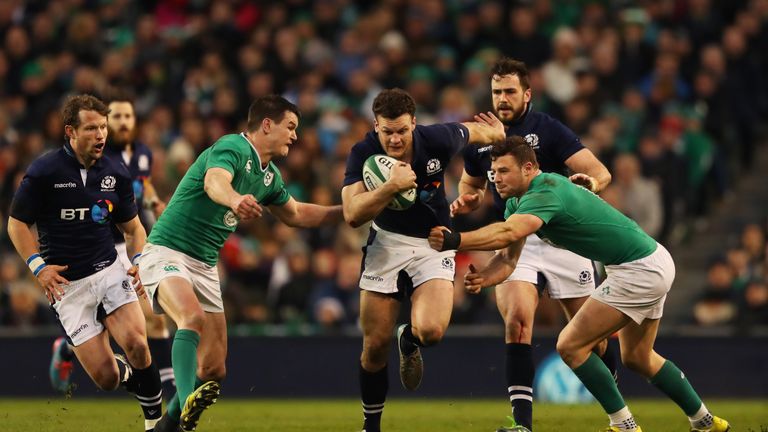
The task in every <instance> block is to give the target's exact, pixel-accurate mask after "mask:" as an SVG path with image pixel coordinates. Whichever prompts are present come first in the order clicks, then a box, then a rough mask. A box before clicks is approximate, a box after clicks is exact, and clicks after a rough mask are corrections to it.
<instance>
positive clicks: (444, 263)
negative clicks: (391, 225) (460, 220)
mask: <svg viewBox="0 0 768 432" xmlns="http://www.w3.org/2000/svg"><path fill="white" fill-rule="evenodd" d="M363 252H364V253H365V255H364V256H363V269H362V270H363V271H362V274H361V275H360V289H364V290H367V291H375V292H379V293H383V294H393V293H398V292H402V291H403V290H404V289H405V288H406V287H407V286H408V285H411V286H412V287H414V288H415V287H418V286H419V285H421V284H423V283H424V282H427V281H429V280H432V279H445V280H447V281H451V283H453V279H454V276H455V275H456V263H455V261H454V257H455V256H456V251H444V252H438V251H436V250H434V249H432V248H431V247H429V242H428V241H427V239H425V238H419V237H410V236H405V235H402V234H396V233H393V232H390V231H386V230H383V229H381V228H379V227H378V226H376V224H374V225H373V226H372V227H371V234H370V236H369V237H368V242H367V244H366V246H365V248H363ZM404 277H405V278H407V279H409V280H408V281H404V280H403V279H404ZM403 284H405V285H403Z"/></svg>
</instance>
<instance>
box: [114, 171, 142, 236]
mask: <svg viewBox="0 0 768 432" xmlns="http://www.w3.org/2000/svg"><path fill="white" fill-rule="evenodd" d="M116 165H117V164H116ZM118 167H119V169H121V171H124V172H120V173H119V174H118V180H117V189H116V190H115V192H117V196H118V199H119V200H120V201H119V202H118V203H117V205H116V208H115V211H114V213H113V214H112V221H114V222H115V223H124V222H128V221H130V220H131V219H133V218H134V217H136V215H137V214H139V209H138V208H137V207H136V198H135V197H134V195H133V180H132V179H131V175H130V174H129V173H128V170H127V169H125V166H123V165H118Z"/></svg>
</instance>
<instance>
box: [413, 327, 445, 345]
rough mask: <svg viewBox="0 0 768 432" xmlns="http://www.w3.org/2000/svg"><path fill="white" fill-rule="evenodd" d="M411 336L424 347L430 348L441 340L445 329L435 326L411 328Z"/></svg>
mask: <svg viewBox="0 0 768 432" xmlns="http://www.w3.org/2000/svg"><path fill="white" fill-rule="evenodd" d="M413 334H414V336H416V337H418V338H419V340H420V341H421V343H422V344H423V345H424V346H430V345H434V344H436V343H438V342H440V341H441V340H442V339H443V335H445V328H444V327H442V326H440V325H437V324H427V325H421V326H419V327H413Z"/></svg>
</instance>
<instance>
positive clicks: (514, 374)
mask: <svg viewBox="0 0 768 432" xmlns="http://www.w3.org/2000/svg"><path fill="white" fill-rule="evenodd" d="M535 373H536V367H535V366H534V364H533V351H532V349H531V346H530V345H529V344H521V343H508V344H507V391H508V392H509V401H510V403H511V404H512V416H513V417H514V418H515V423H517V425H518V426H525V427H526V428H528V429H529V430H533V376H534V375H535Z"/></svg>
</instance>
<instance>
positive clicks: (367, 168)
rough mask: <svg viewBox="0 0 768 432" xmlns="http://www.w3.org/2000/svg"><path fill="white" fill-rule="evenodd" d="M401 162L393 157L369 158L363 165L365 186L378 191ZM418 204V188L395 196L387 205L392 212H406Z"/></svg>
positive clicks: (378, 155) (375, 156) (380, 155)
mask: <svg viewBox="0 0 768 432" xmlns="http://www.w3.org/2000/svg"><path fill="white" fill-rule="evenodd" d="M398 162H399V161H398V160H397V159H395V158H393V157H390V156H387V155H382V154H377V155H373V156H371V157H369V158H368V159H366V160H365V163H363V184H365V188H366V189H367V190H368V191H372V190H374V189H378V188H379V187H381V185H383V184H384V183H385V182H386V181H387V180H389V173H390V171H391V170H392V167H393V166H395V164H396V163H398ZM415 202H416V188H413V189H408V190H405V191H402V192H398V193H397V194H395V197H394V198H393V199H392V201H391V202H390V203H389V205H387V208H390V209H392V210H405V209H407V208H408V207H410V206H412V205H413V203H415Z"/></svg>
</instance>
